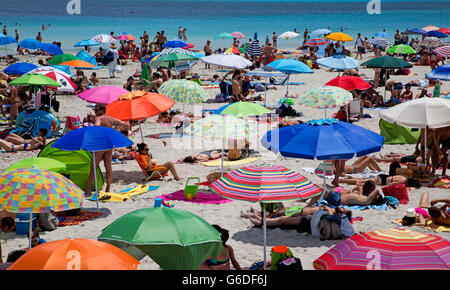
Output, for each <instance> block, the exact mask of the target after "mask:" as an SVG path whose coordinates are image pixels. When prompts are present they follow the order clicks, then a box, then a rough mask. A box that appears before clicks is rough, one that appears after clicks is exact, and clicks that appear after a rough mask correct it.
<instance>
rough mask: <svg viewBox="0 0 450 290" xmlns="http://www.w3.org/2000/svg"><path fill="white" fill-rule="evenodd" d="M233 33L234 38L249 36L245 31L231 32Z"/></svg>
mask: <svg viewBox="0 0 450 290" xmlns="http://www.w3.org/2000/svg"><path fill="white" fill-rule="evenodd" d="M230 34H231V35H233V36H234V38H236V39H246V38H247V36H245V35H244V34H243V33H241V32H239V31H235V32H231V33H230Z"/></svg>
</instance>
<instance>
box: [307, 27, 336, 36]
mask: <svg viewBox="0 0 450 290" xmlns="http://www.w3.org/2000/svg"><path fill="white" fill-rule="evenodd" d="M330 33H331V30H329V29H326V28H320V29H316V30H314V31H313V32H311V35H327V34H330Z"/></svg>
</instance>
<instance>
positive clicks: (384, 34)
mask: <svg viewBox="0 0 450 290" xmlns="http://www.w3.org/2000/svg"><path fill="white" fill-rule="evenodd" d="M373 36H375V37H379V38H389V37H391V34H390V33H387V32H384V31H382V32H377V33H375V34H374V35H373Z"/></svg>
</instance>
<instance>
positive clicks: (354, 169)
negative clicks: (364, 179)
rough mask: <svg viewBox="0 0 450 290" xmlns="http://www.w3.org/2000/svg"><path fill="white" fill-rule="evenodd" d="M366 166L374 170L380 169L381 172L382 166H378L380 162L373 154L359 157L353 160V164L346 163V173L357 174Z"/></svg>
mask: <svg viewBox="0 0 450 290" xmlns="http://www.w3.org/2000/svg"><path fill="white" fill-rule="evenodd" d="M366 168H369V169H370V170H372V171H378V172H381V171H382V170H381V168H380V166H378V163H377V162H376V161H375V160H374V158H373V157H371V156H362V157H360V158H358V159H357V160H356V161H355V162H353V164H352V165H345V166H344V173H346V174H355V173H361V172H363V171H364V170H365V169H366Z"/></svg>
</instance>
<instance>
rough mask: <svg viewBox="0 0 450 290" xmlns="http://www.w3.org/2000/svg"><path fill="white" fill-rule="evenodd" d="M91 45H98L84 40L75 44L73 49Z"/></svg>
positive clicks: (92, 41) (90, 40)
mask: <svg viewBox="0 0 450 290" xmlns="http://www.w3.org/2000/svg"><path fill="white" fill-rule="evenodd" d="M93 45H100V43H99V42H97V41H95V40H92V39H85V40H82V41H80V42H77V43H76V44H75V45H74V47H84V46H93Z"/></svg>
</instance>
